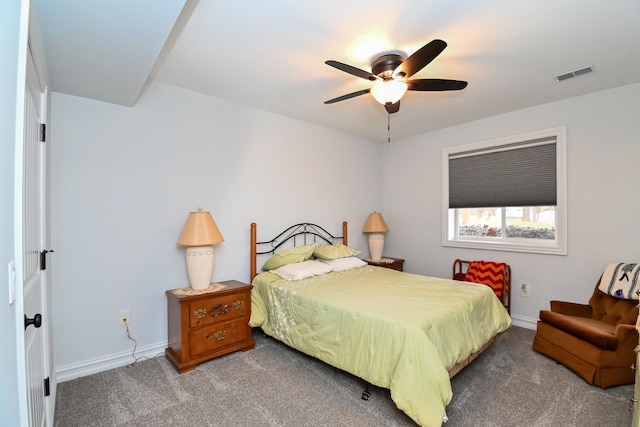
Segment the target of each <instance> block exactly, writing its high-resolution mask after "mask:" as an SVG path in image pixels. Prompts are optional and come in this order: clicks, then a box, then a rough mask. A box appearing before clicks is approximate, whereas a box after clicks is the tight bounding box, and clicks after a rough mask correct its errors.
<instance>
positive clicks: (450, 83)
mask: <svg viewBox="0 0 640 427" xmlns="http://www.w3.org/2000/svg"><path fill="white" fill-rule="evenodd" d="M446 47H447V43H446V42H444V41H442V40H438V39H436V40H433V41H431V42H429V43H427V44H426V45H424V46H422V47H421V48H420V49H418V50H417V51H416V52H415V53H414V54H413V55H411V56H409V57H408V58H404V57H403V56H402V55H399V54H397V53H387V54H383V55H381V56H379V57H377V58H375V59H374V60H373V61H372V62H371V72H368V71H365V70H361V69H359V68H356V67H353V66H351V65H347V64H343V63H342V62H338V61H333V60H330V61H325V64H327V65H330V66H332V67H334V68H337V69H338V70H340V71H344V72H345V73H349V74H352V75H354V76H356V77H360V78H363V79H367V80H370V81H372V82H376V85H375V86H373V87H371V88H369V89H362V90H359V91H357V92H352V93H349V94H346V95H342V96H339V97H337V98H333V99H330V100H328V101H325V102H324V103H325V104H333V103H335V102H340V101H344V100H346V99H350V98H355V97H356V96H360V95H364V94H366V93H369V92H371V94H372V95H373V97H374V98H375V99H376V101H378V102H379V103H380V104H382V105H384V108H385V109H386V110H387V112H388V113H389V114H392V113H397V112H398V111H399V110H400V99H401V98H402V96H403V95H404V94H405V92H406V91H407V90H417V91H445V90H460V89H464V88H465V87H467V82H465V81H462V80H446V79H414V80H408V79H409V78H410V77H411V76H413V75H414V74H415V73H417V72H418V71H420V70H421V69H422V68H424V67H425V66H426V65H427V64H429V63H430V62H431V61H433V60H434V59H435V58H436V57H437V56H438V55H440V53H441V52H442V51H443V50H444V49H445V48H446Z"/></svg>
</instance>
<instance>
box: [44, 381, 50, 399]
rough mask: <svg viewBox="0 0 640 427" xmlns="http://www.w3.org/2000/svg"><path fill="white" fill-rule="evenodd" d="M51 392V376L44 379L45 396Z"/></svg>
mask: <svg viewBox="0 0 640 427" xmlns="http://www.w3.org/2000/svg"><path fill="white" fill-rule="evenodd" d="M50 394H51V388H50V386H49V377H47V378H45V379H44V395H45V397H47V396H49V395H50Z"/></svg>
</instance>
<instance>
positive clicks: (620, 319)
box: [533, 281, 638, 388]
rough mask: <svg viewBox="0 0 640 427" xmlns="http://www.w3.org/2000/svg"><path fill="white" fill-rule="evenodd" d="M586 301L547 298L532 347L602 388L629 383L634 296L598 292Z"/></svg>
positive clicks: (633, 341) (634, 343) (632, 376)
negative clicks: (547, 308)
mask: <svg viewBox="0 0 640 427" xmlns="http://www.w3.org/2000/svg"><path fill="white" fill-rule="evenodd" d="M599 284H600V281H598V283H597V284H596V288H595V290H594V292H593V295H592V296H591V298H590V299H589V304H588V305H586V304H577V303H572V302H565V301H551V310H541V311H540V320H539V321H538V327H537V332H536V336H535V339H534V341H533V349H534V350H535V351H537V352H539V353H542V354H544V355H545V356H548V357H550V358H551V359H553V360H555V361H557V362H559V363H561V364H562V365H564V366H566V367H567V368H569V369H571V370H572V371H573V372H575V373H576V374H578V375H579V376H580V377H582V378H583V379H584V380H585V381H586V382H588V383H589V384H595V385H598V386H600V387H602V388H607V387H613V386H617V385H623V384H633V383H634V379H635V372H634V371H633V369H632V368H631V367H632V365H633V364H634V362H635V359H636V353H635V351H634V349H635V348H636V346H638V331H637V330H636V329H635V324H636V319H637V317H638V301H636V300H628V299H620V298H616V297H613V296H611V295H608V294H606V293H604V292H601V291H600V290H599V289H598V285H599Z"/></svg>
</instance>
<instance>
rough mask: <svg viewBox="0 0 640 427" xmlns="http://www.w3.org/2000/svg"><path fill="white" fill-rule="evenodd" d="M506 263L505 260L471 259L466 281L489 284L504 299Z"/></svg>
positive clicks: (465, 277)
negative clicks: (503, 288) (503, 284)
mask: <svg viewBox="0 0 640 427" xmlns="http://www.w3.org/2000/svg"><path fill="white" fill-rule="evenodd" d="M506 265H507V264H505V263H504V262H494V261H484V260H483V261H471V263H470V264H469V268H468V269H467V274H465V276H464V281H465V282H474V283H482V284H483V285H487V286H489V287H490V288H491V289H493V292H495V294H496V296H497V297H498V298H499V299H500V300H502V283H503V281H504V269H505V267H506ZM507 292H508V290H507Z"/></svg>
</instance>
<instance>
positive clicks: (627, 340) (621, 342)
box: [616, 323, 638, 354]
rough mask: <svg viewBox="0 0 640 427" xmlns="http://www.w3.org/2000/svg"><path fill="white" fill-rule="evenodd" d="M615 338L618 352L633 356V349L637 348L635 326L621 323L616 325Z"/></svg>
mask: <svg viewBox="0 0 640 427" xmlns="http://www.w3.org/2000/svg"><path fill="white" fill-rule="evenodd" d="M616 338H617V339H618V351H619V352H628V353H629V354H633V349H635V348H636V347H637V346H638V331H637V330H636V328H635V325H628V324H626V323H621V324H619V325H616Z"/></svg>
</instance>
